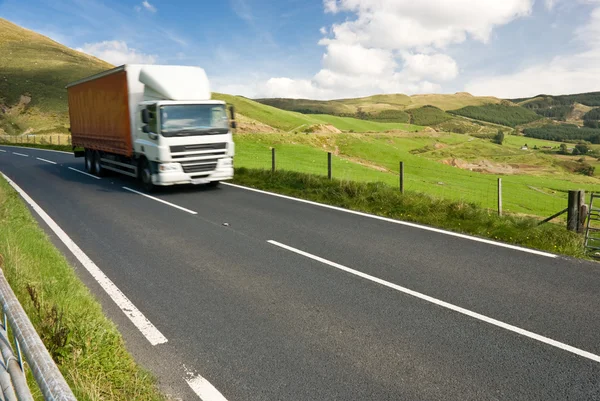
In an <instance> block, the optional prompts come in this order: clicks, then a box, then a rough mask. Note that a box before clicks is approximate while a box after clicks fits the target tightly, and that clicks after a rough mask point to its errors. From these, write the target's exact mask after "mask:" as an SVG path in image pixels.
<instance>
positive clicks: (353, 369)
mask: <svg viewBox="0 0 600 401" xmlns="http://www.w3.org/2000/svg"><path fill="white" fill-rule="evenodd" d="M82 170H83V163H82V161H81V159H75V158H74V157H73V156H72V155H69V154H66V153H60V152H50V151H42V150H35V149H26V148H14V147H6V146H3V147H0V172H2V173H3V174H5V175H6V176H7V177H8V178H9V179H10V180H11V181H13V182H14V184H16V185H17V186H18V187H20V188H21V190H22V191H23V192H24V193H25V194H27V196H29V197H30V198H31V201H32V202H34V203H35V204H36V205H37V208H39V209H42V210H43V211H45V213H47V218H39V219H40V224H41V225H42V227H44V228H45V229H47V230H48V232H49V235H50V236H51V238H52V239H53V241H54V242H55V243H56V244H57V246H58V247H59V248H60V249H61V250H62V251H63V252H64V253H65V255H66V256H67V257H68V258H69V260H70V261H71V262H72V263H73V265H74V266H75V268H76V269H77V272H78V274H79V276H80V277H81V279H82V280H83V281H84V282H85V283H86V285H88V287H89V288H90V289H91V290H92V291H93V293H94V294H95V295H96V297H97V299H98V300H99V301H100V302H101V303H102V305H103V307H104V309H105V311H106V313H107V315H108V316H109V317H110V318H111V319H112V320H113V321H115V323H116V324H117V325H118V327H119V330H120V331H121V333H122V334H123V336H124V338H125V340H126V344H127V347H128V349H129V350H130V351H131V352H132V354H133V355H134V357H135V358H136V359H137V360H138V361H139V362H140V363H141V364H142V365H143V366H145V367H146V368H147V369H149V370H151V371H152V372H154V373H155V374H156V376H157V377H158V378H159V382H160V385H161V386H162V388H163V389H164V391H165V392H166V393H168V394H169V395H170V396H171V397H173V399H183V400H197V399H204V400H205V401H206V400H223V399H226V400H230V401H232V400H302V401H305V400H367V399H368V400H567V399H569V400H598V399H600V269H599V268H598V265H596V264H594V263H591V262H585V261H579V260H574V259H568V258H563V257H555V255H549V254H544V253H539V254H538V253H531V252H527V251H526V250H522V249H513V248H511V247H503V246H499V245H498V244H494V243H486V242H482V241H479V240H476V239H472V238H468V237H465V238H463V237H460V236H453V235H449V234H448V233H445V232H442V231H435V230H434V231H432V230H427V229H423V228H419V227H413V226H410V225H404V224H396V223H393V222H390V221H386V220H381V219H375V218H372V217H369V216H362V215H358V214H354V213H349V212H346V211H343V210H336V209H332V208H326V207H322V206H319V205H314V204H311V203H306V202H299V201H295V200H292V199H286V198H283V197H278V196H273V195H269V194H266V193H261V192H257V191H252V190H249V189H245V188H240V187H235V186H229V185H222V186H221V187H220V188H217V189H207V188H203V187H184V188H181V187H179V188H175V189H167V190H163V191H160V192H159V193H158V194H152V197H148V196H145V195H144V194H142V193H141V192H139V191H140V190H139V187H138V186H137V184H136V183H135V181H133V180H131V179H129V178H126V177H121V176H110V177H104V178H102V179H96V178H94V177H91V176H88V175H85V174H83V173H82V172H81V171H82ZM48 218H49V219H51V220H52V221H53V222H54V223H55V224H56V226H58V227H60V229H61V230H63V231H64V233H63V234H64V235H62V234H61V235H58V234H57V232H56V230H54V231H52V227H53V226H52V224H50V225H48V224H49V223H48ZM64 236H68V238H70V239H71V240H72V241H73V242H74V244H76V246H77V247H78V248H79V249H80V250H81V251H82V252H83V253H85V254H86V255H87V256H88V257H89V258H90V259H91V261H93V263H94V266H96V267H97V268H98V269H99V270H98V271H100V272H101V273H97V274H96V273H93V272H94V270H93V269H92V270H90V268H89V266H86V265H85V264H82V263H81V260H80V259H77V258H76V257H75V256H74V255H73V252H72V251H73V247H72V246H71V247H68V246H66V245H65V244H64V242H63V240H64V238H63V237H64ZM90 272H92V273H90ZM98 274H101V275H102V274H104V275H105V276H106V277H108V278H109V279H110V281H111V282H112V283H113V284H114V286H116V288H118V290H120V292H121V293H122V294H124V296H125V297H126V298H127V301H129V302H130V303H131V304H132V305H134V306H135V308H137V312H139V314H140V315H139V316H138V318H139V319H138V320H135V318H131V317H130V316H129V315H128V314H127V313H125V312H124V309H123V300H122V299H121V300H119V299H117V298H118V297H117V298H115V296H114V291H112V290H111V289H110V288H108V289H107V288H106V286H105V285H104V286H102V285H101V284H100V282H103V281H102V280H99V279H98ZM140 316H141V317H140ZM140 319H141V320H143V322H142V323H140V321H141V320H140ZM144 322H145V323H144Z"/></svg>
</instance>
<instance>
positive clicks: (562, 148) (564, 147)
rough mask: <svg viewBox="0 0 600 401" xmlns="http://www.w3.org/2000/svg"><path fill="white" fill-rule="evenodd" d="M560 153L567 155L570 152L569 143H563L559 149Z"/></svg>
mask: <svg viewBox="0 0 600 401" xmlns="http://www.w3.org/2000/svg"><path fill="white" fill-rule="evenodd" d="M558 153H560V154H561V155H566V154H567V153H568V150H567V144H565V143H561V144H560V148H559V149H558Z"/></svg>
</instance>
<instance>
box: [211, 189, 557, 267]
mask: <svg viewBox="0 0 600 401" xmlns="http://www.w3.org/2000/svg"><path fill="white" fill-rule="evenodd" d="M222 184H223V185H227V186H230V187H235V188H240V189H245V190H247V191H252V192H258V193H261V194H264V195H269V196H275V197H277V198H283V199H288V200H293V201H296V202H301V203H306V204H308V205H313V206H319V207H322V208H325V209H332V210H337V211H338V212H344V213H350V214H354V215H357V216H362V217H368V218H370V219H375V220H381V221H386V222H388V223H393V224H399V225H402V226H407V227H413V228H418V229H420V230H426V231H431V232H435V233H439V234H444V235H449V236H452V237H457V238H462V239H467V240H470V241H476V242H482V243H484V244H488V245H494V246H498V247H501V248H508V249H513V250H515V251H520V252H527V253H531V254H534V255H539V256H545V257H547V258H558V255H555V254H552V253H548V252H543V251H538V250H535V249H529V248H523V247H521V246H517V245H510V244H505V243H503V242H497V241H492V240H489V239H485V238H479V237H473V236H471V235H466V234H459V233H455V232H452V231H447V230H442V229H439V228H433V227H428V226H422V225H420V224H415V223H409V222H406V221H401V220H395V219H390V218H388V217H381V216H376V215H374V214H368V213H363V212H357V211H355V210H349V209H344V208H341V207H337V206H331V205H326V204H323V203H318V202H313V201H309V200H306V199H299V198H294V197H292V196H287V195H280V194H276V193H273V192H267V191H262V190H260V189H254V188H250V187H244V186H242V185H236V184H231V183H229V182H222Z"/></svg>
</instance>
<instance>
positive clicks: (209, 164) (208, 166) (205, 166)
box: [181, 159, 217, 174]
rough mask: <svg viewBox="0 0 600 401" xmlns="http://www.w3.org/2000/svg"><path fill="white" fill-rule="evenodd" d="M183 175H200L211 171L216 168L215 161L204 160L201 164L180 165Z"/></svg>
mask: <svg viewBox="0 0 600 401" xmlns="http://www.w3.org/2000/svg"><path fill="white" fill-rule="evenodd" d="M181 168H183V172H184V173H188V174H191V173H202V172H205V171H213V170H214V169H216V168H217V160H216V159H215V160H205V161H203V162H202V163H187V164H183V163H182V164H181Z"/></svg>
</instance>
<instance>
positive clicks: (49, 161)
mask: <svg viewBox="0 0 600 401" xmlns="http://www.w3.org/2000/svg"><path fill="white" fill-rule="evenodd" d="M36 159H38V160H41V161H43V162H46V163H50V164H56V162H53V161H52V160H46V159H42V158H41V157H36Z"/></svg>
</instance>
